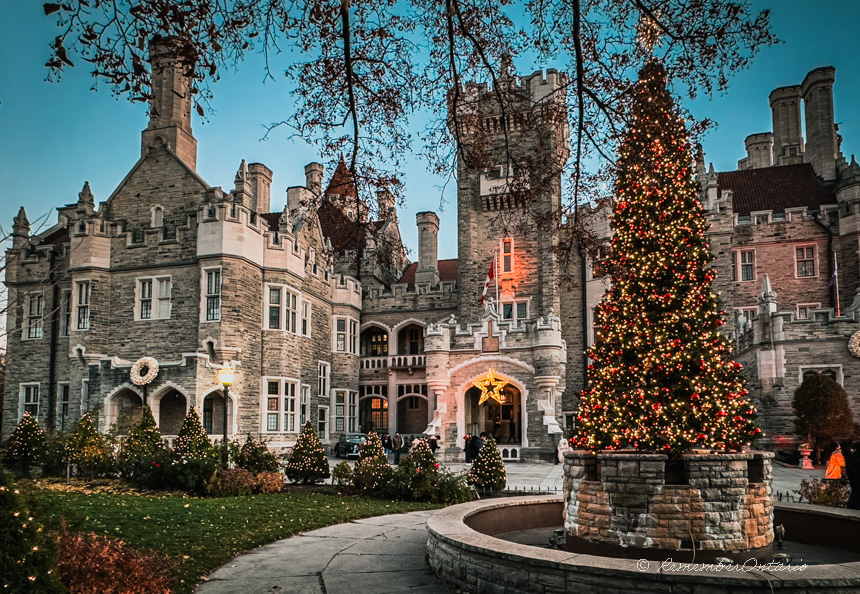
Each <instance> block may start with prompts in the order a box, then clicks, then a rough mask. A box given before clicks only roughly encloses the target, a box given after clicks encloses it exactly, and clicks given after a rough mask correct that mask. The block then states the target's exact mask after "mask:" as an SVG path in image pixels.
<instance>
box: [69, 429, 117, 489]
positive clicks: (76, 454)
mask: <svg viewBox="0 0 860 594" xmlns="http://www.w3.org/2000/svg"><path fill="white" fill-rule="evenodd" d="M66 448H67V449H68V453H69V459H70V460H71V461H72V464H74V465H75V467H76V468H77V474H78V476H80V477H83V478H95V477H97V476H104V475H106V474H108V473H110V472H112V471H113V468H114V463H113V462H114V460H113V449H112V448H111V447H110V445H109V444H108V439H107V436H105V435H103V434H101V433H99V430H98V429H96V425H95V423H93V419H92V417H90V415H89V414H86V413H84V415H83V416H82V417H81V418H80V419H78V421H77V422H76V423H75V425H74V427H72V432H71V434H69V438H68V441H67V442H66Z"/></svg>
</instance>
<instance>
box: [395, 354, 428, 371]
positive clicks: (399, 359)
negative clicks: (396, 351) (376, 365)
mask: <svg viewBox="0 0 860 594" xmlns="http://www.w3.org/2000/svg"><path fill="white" fill-rule="evenodd" d="M426 365H427V359H426V357H425V356H424V355H391V356H390V357H389V358H388V366H389V367H391V368H392V369H403V368H406V367H410V368H415V367H425V366H426Z"/></svg>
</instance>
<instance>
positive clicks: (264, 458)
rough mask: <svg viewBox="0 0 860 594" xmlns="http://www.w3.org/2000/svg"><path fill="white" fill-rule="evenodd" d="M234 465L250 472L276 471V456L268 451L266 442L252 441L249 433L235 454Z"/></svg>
mask: <svg viewBox="0 0 860 594" xmlns="http://www.w3.org/2000/svg"><path fill="white" fill-rule="evenodd" d="M236 466H238V467H239V468H244V469H245V470H247V471H249V472H251V473H252V474H260V473H261V472H277V471H278V458H277V457H276V456H275V455H274V454H273V453H272V452H270V451H269V448H268V447H266V444H264V443H257V442H256V441H254V439H253V438H252V437H251V434H250V433H249V434H248V438H247V439H246V440H245V443H243V444H242V447H241V449H240V450H239V453H238V455H237V456H236Z"/></svg>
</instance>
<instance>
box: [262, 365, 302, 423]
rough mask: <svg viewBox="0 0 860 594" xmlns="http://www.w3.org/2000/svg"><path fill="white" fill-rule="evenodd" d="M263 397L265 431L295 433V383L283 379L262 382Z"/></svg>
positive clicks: (269, 379)
mask: <svg viewBox="0 0 860 594" xmlns="http://www.w3.org/2000/svg"><path fill="white" fill-rule="evenodd" d="M264 384H265V394H264V395H263V398H264V401H263V404H264V410H265V411H266V412H265V414H266V431H268V432H284V433H287V432H295V431H296V385H297V384H296V382H294V381H290V380H287V379H283V378H268V379H265V380H264Z"/></svg>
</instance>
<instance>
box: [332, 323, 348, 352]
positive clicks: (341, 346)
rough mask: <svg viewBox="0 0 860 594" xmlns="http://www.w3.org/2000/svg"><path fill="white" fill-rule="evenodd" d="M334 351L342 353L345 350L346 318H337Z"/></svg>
mask: <svg viewBox="0 0 860 594" xmlns="http://www.w3.org/2000/svg"><path fill="white" fill-rule="evenodd" d="M334 350H335V351H337V352H338V353H343V352H345V351H346V320H345V319H344V318H338V319H337V321H336V326H335V348H334Z"/></svg>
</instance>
